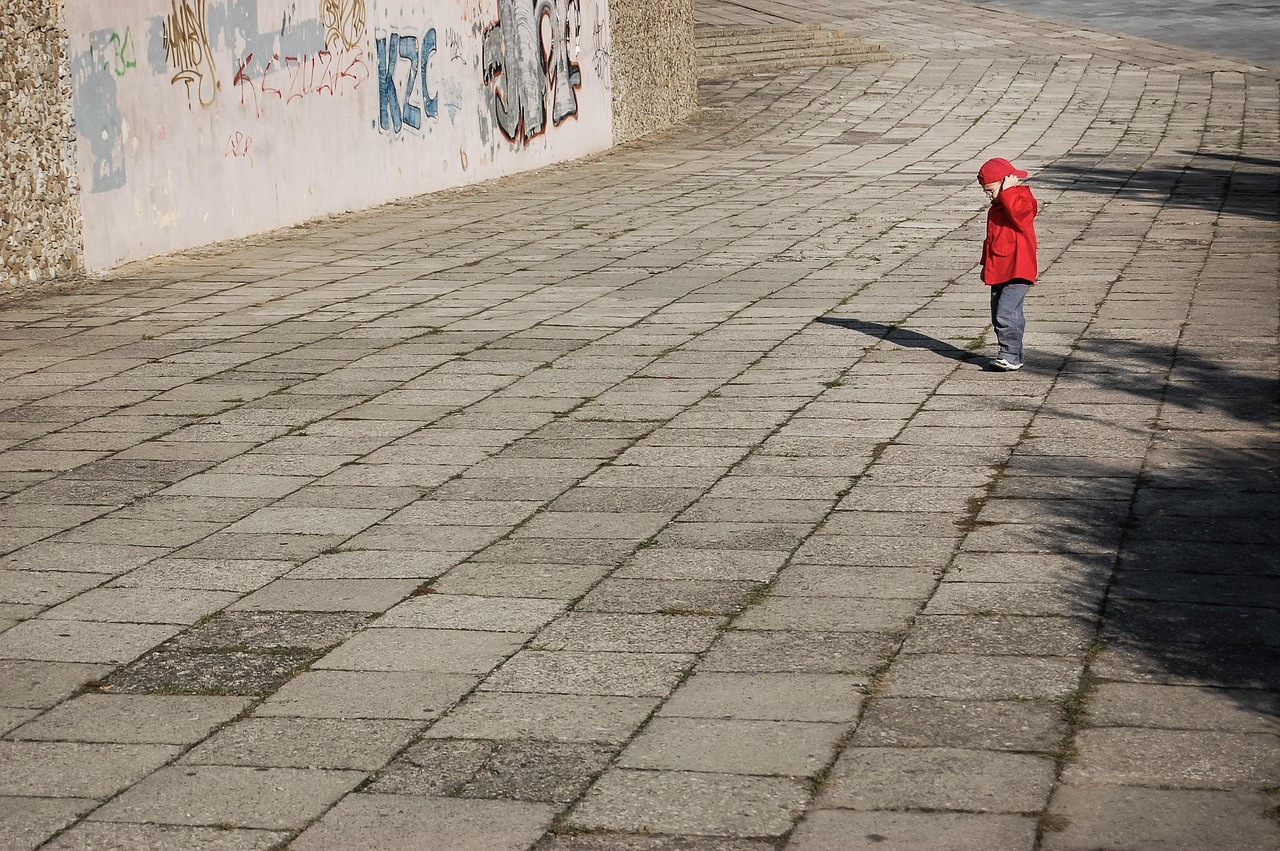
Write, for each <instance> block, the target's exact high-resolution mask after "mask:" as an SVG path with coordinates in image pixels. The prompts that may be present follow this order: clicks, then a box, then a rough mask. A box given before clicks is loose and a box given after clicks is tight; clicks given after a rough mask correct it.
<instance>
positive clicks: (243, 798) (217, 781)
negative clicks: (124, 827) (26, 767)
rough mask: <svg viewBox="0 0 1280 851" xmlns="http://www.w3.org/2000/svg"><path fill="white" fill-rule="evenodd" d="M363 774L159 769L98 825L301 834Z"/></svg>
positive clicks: (102, 813)
mask: <svg viewBox="0 0 1280 851" xmlns="http://www.w3.org/2000/svg"><path fill="white" fill-rule="evenodd" d="M364 776H365V775H364V772H361V771H332V770H321V769H299V768H240V767H228V766H217V765H184V766H170V767H166V768H161V769H160V770H159V771H156V772H155V773H154V774H151V775H150V776H148V777H146V778H145V779H143V780H142V781H141V782H139V783H137V784H136V785H134V786H132V787H131V788H129V789H127V790H126V791H125V792H124V793H123V794H121V795H119V796H118V797H116V798H114V799H113V800H111V801H109V802H107V804H106V805H104V806H103V807H102V808H101V809H99V810H97V811H96V812H95V813H94V814H93V818H94V820H95V821H106V822H131V823H137V822H146V823H160V824H187V825H213V824H224V825H231V826H234V827H249V828H260V829H265V830H297V829H299V828H301V827H303V826H304V825H306V824H308V823H309V822H311V821H312V820H314V819H315V818H316V817H317V816H319V815H320V814H321V813H323V812H325V810H327V809H328V808H329V807H331V806H332V805H333V804H334V803H335V802H336V801H337V800H338V799H339V798H341V797H342V796H343V795H345V794H346V793H347V792H349V791H350V790H351V789H352V788H353V787H355V785H356V784H357V783H359V782H360V781H361V780H363V779H364Z"/></svg>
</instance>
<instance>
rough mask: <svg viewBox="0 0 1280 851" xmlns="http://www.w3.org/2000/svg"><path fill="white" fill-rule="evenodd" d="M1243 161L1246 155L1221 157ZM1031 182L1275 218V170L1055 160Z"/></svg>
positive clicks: (1278, 201) (1279, 208) (1279, 188)
mask: <svg viewBox="0 0 1280 851" xmlns="http://www.w3.org/2000/svg"><path fill="white" fill-rule="evenodd" d="M1223 158H1230V159H1232V160H1233V161H1240V162H1247V161H1248V158H1236V157H1226V156H1224V157H1223ZM1035 183H1040V184H1044V185H1046V186H1051V187H1054V188H1057V189H1062V190H1069V191H1073V192H1098V193H1104V194H1108V195H1111V194H1114V195H1115V196H1116V197H1117V198H1118V199H1120V200H1130V201H1151V202H1159V203H1161V204H1166V203H1168V204H1172V205H1174V206H1176V207H1186V208H1189V209H1199V210H1208V211H1211V212H1215V213H1216V212H1218V211H1219V210H1221V211H1222V212H1224V213H1229V214H1233V215H1238V216H1248V217H1250V218H1255V219H1261V220H1263V221H1277V220H1280V173H1276V172H1270V173H1267V172H1259V171H1235V170H1233V169H1232V168H1229V167H1223V168H1193V167H1187V168H1149V169H1142V170H1139V171H1133V170H1130V169H1119V168H1094V167H1091V166H1088V165H1083V164H1081V165H1071V164H1069V163H1062V162H1060V163H1058V164H1055V165H1052V166H1049V167H1047V168H1045V169H1044V170H1043V171H1040V172H1037V173H1036V175H1035Z"/></svg>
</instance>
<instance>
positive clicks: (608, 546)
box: [473, 535, 636, 565]
mask: <svg viewBox="0 0 1280 851" xmlns="http://www.w3.org/2000/svg"><path fill="white" fill-rule="evenodd" d="M635 549H636V542H635V541H632V540H602V539H598V538H564V539H560V540H555V539H550V538H528V539H524V540H521V539H519V537H518V536H516V535H513V536H512V537H511V538H509V539H507V540H504V541H500V542H498V543H496V544H494V545H492V546H490V547H487V548H486V549H485V550H484V552H481V553H477V554H476V555H475V556H473V560H474V561H476V562H497V563H501V564H583V565H591V564H617V563H618V562H620V561H622V560H623V559H624V558H626V557H627V556H628V555H630V554H631V553H632V552H633V551H634V550H635Z"/></svg>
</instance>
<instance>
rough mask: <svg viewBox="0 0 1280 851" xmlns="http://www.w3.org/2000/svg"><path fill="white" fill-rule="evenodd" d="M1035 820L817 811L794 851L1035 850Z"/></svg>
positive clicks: (791, 846)
mask: <svg viewBox="0 0 1280 851" xmlns="http://www.w3.org/2000/svg"><path fill="white" fill-rule="evenodd" d="M1035 844H1036V821H1035V819H1032V818H1027V817H1025V816H1017V815H1000V814H990V815H974V814H969V813H901V812H888V811H886V812H869V813H863V812H855V811H850V810H818V811H817V812H814V813H812V814H811V815H809V816H808V817H807V818H806V819H805V820H804V821H803V822H801V824H800V826H799V828H797V829H796V832H795V833H794V834H793V835H792V837H791V840H790V841H789V842H788V843H787V848H788V849H789V851H837V850H838V851H871V849H875V851H970V849H974V848H982V849H984V850H985V851H1032V849H1033V848H1035Z"/></svg>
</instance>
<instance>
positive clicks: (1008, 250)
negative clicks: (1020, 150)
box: [982, 184, 1040, 286]
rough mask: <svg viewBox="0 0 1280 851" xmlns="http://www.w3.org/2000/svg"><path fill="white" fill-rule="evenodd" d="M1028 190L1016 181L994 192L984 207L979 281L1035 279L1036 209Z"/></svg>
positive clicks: (1037, 208) (1000, 282)
mask: <svg viewBox="0 0 1280 851" xmlns="http://www.w3.org/2000/svg"><path fill="white" fill-rule="evenodd" d="M1039 209H1040V207H1039V205H1038V204H1037V203H1036V199H1035V197H1034V196H1033V195H1032V194H1031V190H1030V189H1028V188H1027V187H1026V186H1023V185H1021V184H1019V185H1018V186H1011V187H1009V188H1008V189H1006V190H1004V191H1003V192H1001V193H1000V194H999V195H997V196H996V200H995V201H994V202H993V203H992V204H991V208H990V209H989V210H988V211H987V238H986V239H985V240H984V241H983V243H982V282H983V283H984V284H987V285H988V286H990V285H992V284H1003V283H1005V282H1007V281H1011V280H1013V279H1014V278H1020V279H1022V280H1024V281H1031V282H1034V281H1035V279H1036V272H1037V271H1038V270H1037V268H1036V212H1037V211H1038V210H1039Z"/></svg>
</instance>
